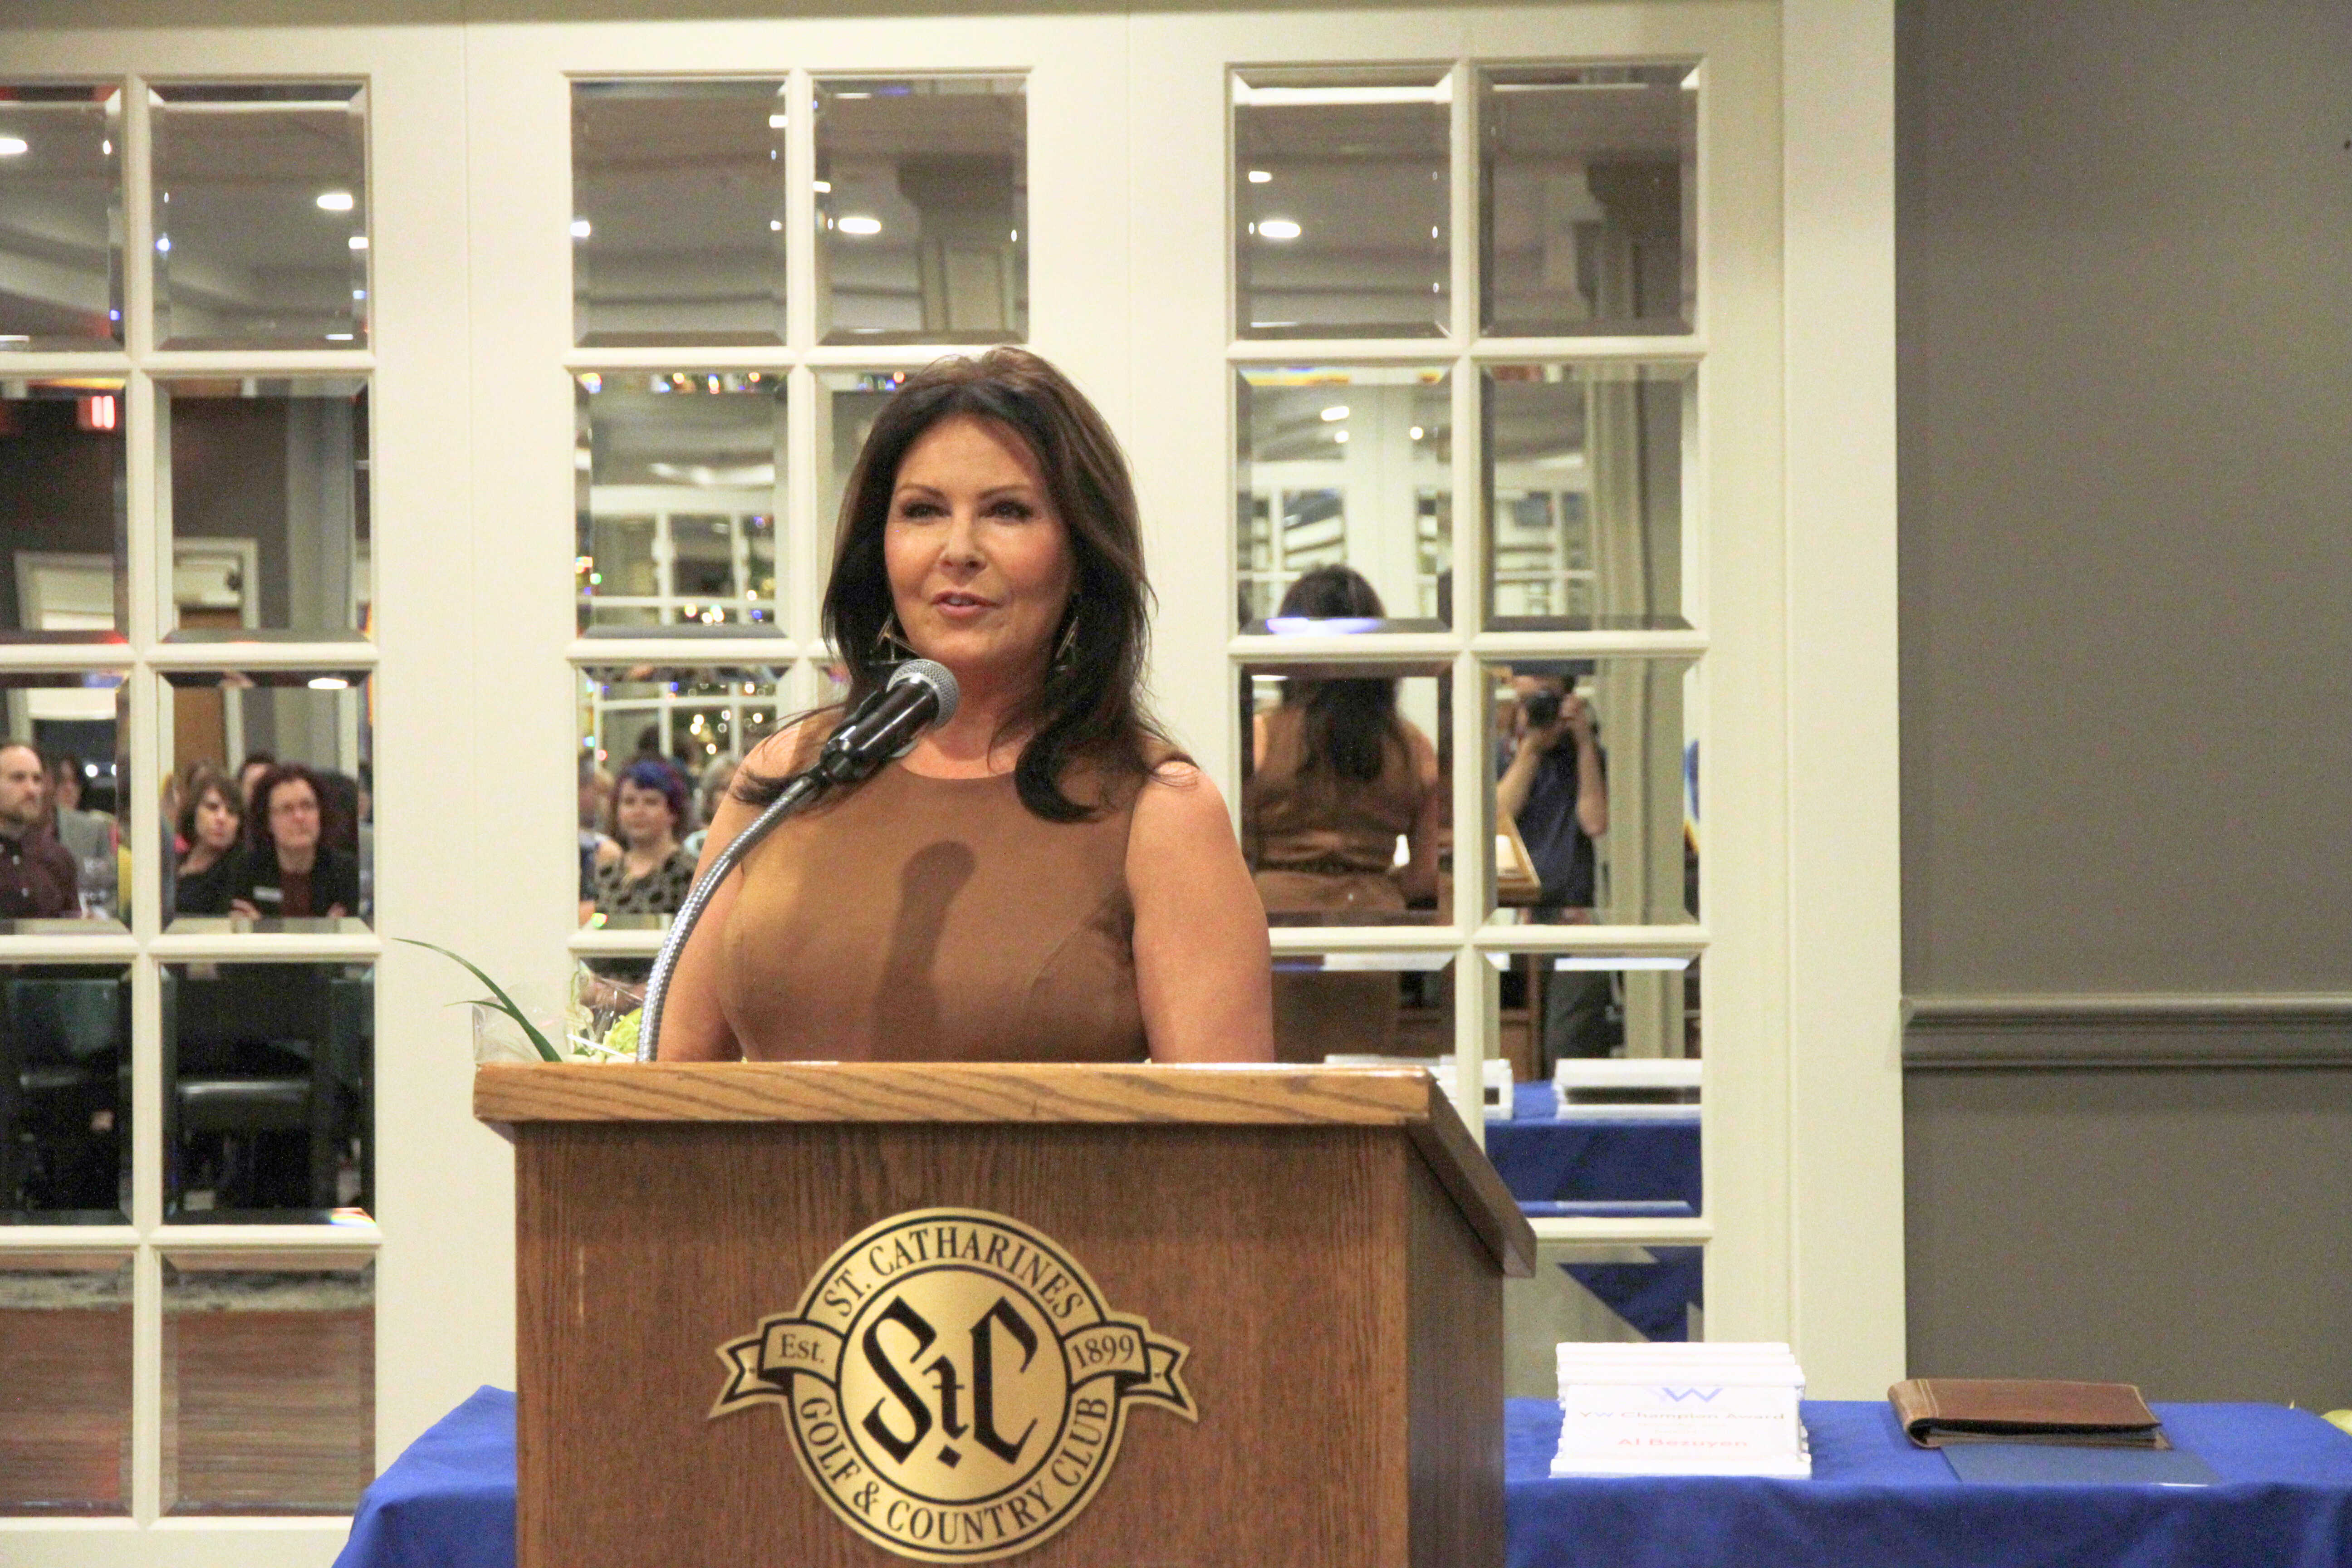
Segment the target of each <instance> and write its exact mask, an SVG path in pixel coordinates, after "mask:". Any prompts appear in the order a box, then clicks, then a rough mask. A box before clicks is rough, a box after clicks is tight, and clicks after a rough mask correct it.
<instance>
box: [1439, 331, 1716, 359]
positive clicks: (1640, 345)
mask: <svg viewBox="0 0 2352 1568" xmlns="http://www.w3.org/2000/svg"><path fill="white" fill-rule="evenodd" d="M1470 353H1471V355H1472V356H1473V357H1474V358H1475V359H1477V360H1478V361H1480V362H1481V363H1487V364H1511V363H1518V362H1520V361H1523V360H1595V361H1606V362H1609V363H1623V362H1626V361H1638V362H1639V363H1643V364H1696V363H1699V361H1701V360H1702V359H1705V358H1706V343H1705V342H1703V341H1701V340H1700V339H1699V338H1697V337H1696V336H1695V335H1693V334H1691V333H1689V332H1676V333H1675V334H1674V335H1673V336H1672V337H1654V338H1652V337H1641V336H1605V337H1604V336H1594V337H1589V338H1580V337H1549V338H1541V337H1538V338H1483V337H1482V338H1479V339H1477V340H1475V342H1472V343H1471V345H1470Z"/></svg>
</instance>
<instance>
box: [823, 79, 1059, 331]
mask: <svg viewBox="0 0 2352 1568" xmlns="http://www.w3.org/2000/svg"><path fill="white" fill-rule="evenodd" d="M1027 91H1028V89H1027V83H1026V81H1025V80H1024V79H1023V78H1021V77H1017V76H940V77H887V78H867V77H855V78H853V77H834V78H824V77H821V78H819V79H817V83H816V186H815V192H814V195H815V198H816V265H817V300H818V311H819V315H820V320H819V321H818V322H817V331H818V333H819V335H820V336H821V337H822V338H823V339H824V342H829V343H845V342H855V343H915V342H920V343H1002V342H1020V341H1022V340H1023V339H1024V338H1025V337H1027V336H1028V335H1029V243H1028V241H1027V240H1026V239H1024V238H1023V236H1024V234H1025V233H1026V232H1027V229H1028V225H1029V174H1028V130H1029V121H1028V97H1027Z"/></svg>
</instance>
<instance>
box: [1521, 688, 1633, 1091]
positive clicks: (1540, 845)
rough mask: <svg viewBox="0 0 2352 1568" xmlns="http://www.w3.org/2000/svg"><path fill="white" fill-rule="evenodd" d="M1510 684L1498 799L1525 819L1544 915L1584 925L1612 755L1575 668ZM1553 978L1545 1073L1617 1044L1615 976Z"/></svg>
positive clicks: (1548, 976)
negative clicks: (1612, 1008) (1537, 717)
mask: <svg viewBox="0 0 2352 1568" xmlns="http://www.w3.org/2000/svg"><path fill="white" fill-rule="evenodd" d="M1511 684H1512V686H1513V688H1514V689H1516V690H1517V692H1518V698H1519V700H1518V706H1517V710H1515V711H1514V713H1513V715H1512V732H1511V733H1510V734H1508V735H1507V736H1505V737H1504V738H1503V741H1502V743H1501V745H1500V746H1499V747H1498V749H1497V751H1496V757H1495V773H1496V786H1495V794H1496V805H1498V806H1499V807H1500V808H1501V810H1502V811H1504V812H1505V813H1506V814H1507V815H1508V816H1510V817H1511V818H1512V819H1513V820H1514V821H1515V822H1517V825H1518V829H1519V837H1520V838H1522V839H1523V840H1525V841H1526V843H1527V847H1528V859H1529V860H1531V861H1533V862H1534V865H1535V872H1536V875H1537V876H1538V877H1539V878H1541V879H1542V880H1543V895H1542V896H1543V902H1542V904H1541V905H1540V906H1539V907H1538V908H1537V909H1536V910H1534V911H1532V912H1533V915H1534V918H1535V920H1536V921H1537V923H1538V924H1542V925H1554V924H1564V925H1582V924H1585V923H1587V922H1589V921H1591V919H1592V906H1593V904H1594V902H1595V901H1596V888H1597V884H1598V881H1599V877H1598V871H1599V865H1598V861H1599V857H1598V856H1597V855H1596V854H1595V853H1594V849H1593V843H1592V841H1593V840H1594V839H1596V838H1599V837H1601V836H1602V835H1603V834H1606V833H1607V832H1608V831H1609V763H1608V759H1607V757H1606V756H1604V755H1603V754H1602V752H1601V742H1600V740H1599V738H1598V736H1597V735H1596V734H1595V733H1594V731H1593V725H1592V710H1591V708H1590V707H1588V706H1587V705H1586V703H1585V700H1584V699H1582V698H1581V697H1579V696H1578V695H1577V694H1576V691H1575V689H1574V683H1573V681H1572V679H1570V677H1568V676H1566V675H1559V674H1553V673H1550V672H1549V670H1544V671H1542V672H1540V673H1539V672H1538V671H1537V670H1533V669H1528V668H1515V669H1514V670H1513V671H1512V680H1511ZM1555 704H1556V705H1557V706H1555ZM1530 709H1534V710H1536V711H1537V712H1538V714H1546V712H1547V710H1549V712H1548V716H1547V717H1546V719H1545V721H1544V722H1541V723H1531V722H1529V710H1530ZM1544 980H1545V982H1546V984H1545V985H1544V988H1543V989H1544V1002H1543V1032H1542V1042H1543V1070H1544V1072H1545V1074H1546V1076H1549V1074H1550V1071H1551V1068H1552V1064H1553V1063H1554V1062H1555V1061H1557V1060H1558V1059H1559V1058H1561V1057H1605V1056H1608V1055H1610V1054H1612V1050H1613V1049H1614V1047H1615V1046H1616V1044H1617V1039H1616V1037H1614V1036H1613V1035H1612V1031H1611V1029H1610V1026H1609V1021H1608V1005H1609V999H1610V997H1609V977H1608V976H1607V975H1606V974H1603V973H1598V972H1591V971H1588V972H1584V973H1578V972H1575V971H1569V970H1559V969H1548V970H1547V972H1546V973H1545V974H1544Z"/></svg>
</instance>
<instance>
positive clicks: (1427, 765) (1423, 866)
mask: <svg viewBox="0 0 2352 1568" xmlns="http://www.w3.org/2000/svg"><path fill="white" fill-rule="evenodd" d="M1404 738H1405V750H1406V752H1407V753H1408V755H1409V756H1410V757H1411V758H1412V782H1413V785H1414V787H1415V788H1416V789H1417V790H1419V792H1420V794H1421V809H1420V810H1419V811H1417V812H1415V813H1414V814H1413V822H1412V826H1411V827H1409V828H1407V829H1406V830H1405V836H1404V843H1405V863H1404V866H1403V868H1402V869H1401V870H1400V871H1398V873H1397V889H1398V891H1400V892H1402V893H1403V894H1404V896H1405V901H1406V902H1407V903H1412V902H1416V901H1418V900H1423V899H1434V898H1436V897H1437V841H1438V839H1439V838H1440V837H1443V836H1444V831H1445V813H1446V809H1447V807H1448V806H1449V805H1451V803H1450V802H1449V801H1448V800H1447V799H1446V798H1445V788H1444V780H1443V779H1441V778H1439V777H1438V776H1437V748H1436V747H1434V746H1433V745H1431V744H1430V743H1429V737H1428V736H1426V735H1424V734H1423V733H1422V732H1421V731H1420V730H1418V729H1416V728H1415V727H1414V726H1412V725H1411V724H1407V725H1406V726H1405V727H1404Z"/></svg>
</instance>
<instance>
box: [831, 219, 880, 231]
mask: <svg viewBox="0 0 2352 1568" xmlns="http://www.w3.org/2000/svg"><path fill="white" fill-rule="evenodd" d="M840 229H841V232H842V233H844V234H880V233H881V232H882V220H881V219H880V218H878V217H867V216H865V215H863V214H852V215H851V216H848V217H845V218H843V219H842V220H841V223H840Z"/></svg>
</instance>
